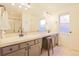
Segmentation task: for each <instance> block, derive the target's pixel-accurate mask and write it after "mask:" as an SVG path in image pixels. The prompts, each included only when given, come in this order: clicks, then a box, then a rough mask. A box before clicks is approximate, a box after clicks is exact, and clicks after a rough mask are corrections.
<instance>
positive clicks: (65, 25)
mask: <svg viewBox="0 0 79 59" xmlns="http://www.w3.org/2000/svg"><path fill="white" fill-rule="evenodd" d="M59 24H60V25H59V29H60V32H69V31H70V25H69V24H70V15H69V14H66V15H61V16H60V17H59Z"/></svg>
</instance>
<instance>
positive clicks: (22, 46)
mask: <svg viewBox="0 0 79 59" xmlns="http://www.w3.org/2000/svg"><path fill="white" fill-rule="evenodd" d="M25 47H28V43H27V42H24V43H21V44H20V48H25Z"/></svg>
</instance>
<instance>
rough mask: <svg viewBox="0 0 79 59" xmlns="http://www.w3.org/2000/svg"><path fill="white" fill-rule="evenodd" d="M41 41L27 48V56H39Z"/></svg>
mask: <svg viewBox="0 0 79 59" xmlns="http://www.w3.org/2000/svg"><path fill="white" fill-rule="evenodd" d="M40 45H41V43H38V44H36V45H33V46H31V47H30V49H29V56H39V55H40V54H41V46H40Z"/></svg>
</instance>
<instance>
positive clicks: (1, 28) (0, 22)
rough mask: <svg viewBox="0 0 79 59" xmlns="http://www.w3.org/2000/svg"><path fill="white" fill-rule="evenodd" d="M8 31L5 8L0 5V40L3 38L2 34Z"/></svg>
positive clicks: (8, 25)
mask: <svg viewBox="0 0 79 59" xmlns="http://www.w3.org/2000/svg"><path fill="white" fill-rule="evenodd" d="M9 29H10V24H9V21H8V14H7V11H6V7H5V6H3V5H0V36H1V38H3V37H4V34H5V33H6V31H7V30H9Z"/></svg>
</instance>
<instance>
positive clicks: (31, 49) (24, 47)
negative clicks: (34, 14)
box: [0, 33, 57, 56]
mask: <svg viewBox="0 0 79 59" xmlns="http://www.w3.org/2000/svg"><path fill="white" fill-rule="evenodd" d="M56 34H57V33H32V34H27V35H24V36H23V37H19V36H14V37H13V36H12V37H9V38H4V39H0V55H1V56H40V55H41V48H42V38H43V37H46V36H51V37H52V36H53V35H56Z"/></svg>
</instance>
